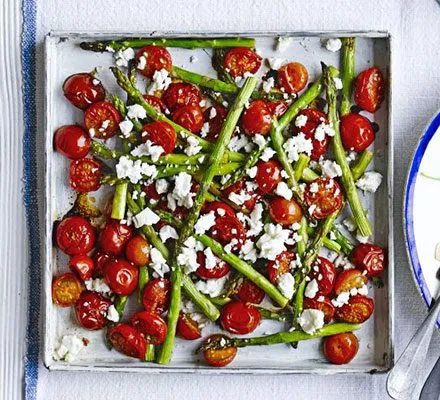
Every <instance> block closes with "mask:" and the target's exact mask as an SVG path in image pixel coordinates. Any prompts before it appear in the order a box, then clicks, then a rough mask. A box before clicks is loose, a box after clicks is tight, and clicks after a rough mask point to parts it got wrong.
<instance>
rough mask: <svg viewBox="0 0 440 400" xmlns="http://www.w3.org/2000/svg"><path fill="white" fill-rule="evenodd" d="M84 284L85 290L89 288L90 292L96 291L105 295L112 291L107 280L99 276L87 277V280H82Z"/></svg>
mask: <svg viewBox="0 0 440 400" xmlns="http://www.w3.org/2000/svg"><path fill="white" fill-rule="evenodd" d="M84 285H85V287H86V289H87V290H91V291H92V292H98V293H101V294H104V295H107V296H109V295H110V294H111V292H112V291H111V289H110V288H109V286H108V285H107V282H106V281H105V280H104V279H101V278H96V279H88V280H87V281H84Z"/></svg>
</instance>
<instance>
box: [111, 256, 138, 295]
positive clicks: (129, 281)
mask: <svg viewBox="0 0 440 400" xmlns="http://www.w3.org/2000/svg"><path fill="white" fill-rule="evenodd" d="M104 278H105V280H106V282H107V284H108V285H109V287H110V289H111V290H112V292H114V293H116V294H119V295H121V296H128V295H130V294H132V293H133V292H134V291H135V290H136V287H137V284H138V279H139V269H138V268H137V267H135V266H134V265H133V264H130V263H129V262H128V261H126V260H124V259H123V258H118V259H116V260H112V261H109V263H108V264H107V266H106V268H105V272H104Z"/></svg>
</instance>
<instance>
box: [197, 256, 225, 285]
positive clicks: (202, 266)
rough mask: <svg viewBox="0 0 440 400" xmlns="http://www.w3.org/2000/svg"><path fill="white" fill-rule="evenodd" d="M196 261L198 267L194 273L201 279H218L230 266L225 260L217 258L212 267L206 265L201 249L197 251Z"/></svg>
mask: <svg viewBox="0 0 440 400" xmlns="http://www.w3.org/2000/svg"><path fill="white" fill-rule="evenodd" d="M197 263H198V264H199V268H197V270H196V275H197V276H198V277H199V278H201V279H219V278H222V277H223V276H225V275H227V274H228V273H229V271H230V270H231V268H230V267H229V264H228V263H227V262H225V261H222V260H219V259H217V264H216V265H214V266H213V267H212V268H207V267H206V256H205V253H204V252H203V251H199V252H197Z"/></svg>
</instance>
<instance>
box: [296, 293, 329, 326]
mask: <svg viewBox="0 0 440 400" xmlns="http://www.w3.org/2000/svg"><path fill="white" fill-rule="evenodd" d="M309 308H310V309H313V310H321V311H322V312H323V313H324V323H326V324H328V323H329V322H330V321H331V320H332V319H333V317H334V315H335V307H334V306H333V304H332V302H331V301H330V299H329V298H328V297H325V296H318V297H317V298H315V299H309V298H308V297H305V298H304V309H309Z"/></svg>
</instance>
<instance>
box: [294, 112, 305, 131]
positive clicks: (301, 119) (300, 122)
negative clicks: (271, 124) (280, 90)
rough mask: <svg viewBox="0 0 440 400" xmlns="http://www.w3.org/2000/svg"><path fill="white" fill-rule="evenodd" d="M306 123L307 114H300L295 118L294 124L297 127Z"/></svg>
mask: <svg viewBox="0 0 440 400" xmlns="http://www.w3.org/2000/svg"><path fill="white" fill-rule="evenodd" d="M306 124H307V115H304V114H300V115H298V116H297V117H296V119H295V126H296V127H297V128H302V127H303V126H306Z"/></svg>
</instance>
